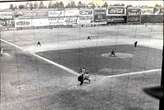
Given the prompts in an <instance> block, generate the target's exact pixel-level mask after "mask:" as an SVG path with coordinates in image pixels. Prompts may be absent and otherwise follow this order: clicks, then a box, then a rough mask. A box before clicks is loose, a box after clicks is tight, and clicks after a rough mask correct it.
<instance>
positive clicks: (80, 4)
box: [77, 1, 86, 8]
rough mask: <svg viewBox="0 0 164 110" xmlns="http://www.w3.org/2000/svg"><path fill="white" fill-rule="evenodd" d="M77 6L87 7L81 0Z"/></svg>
mask: <svg viewBox="0 0 164 110" xmlns="http://www.w3.org/2000/svg"><path fill="white" fill-rule="evenodd" d="M77 7H78V8H85V7H86V6H85V4H84V3H82V2H81V1H79V2H78V4H77Z"/></svg>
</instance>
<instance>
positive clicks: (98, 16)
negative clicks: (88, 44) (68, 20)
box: [94, 8, 106, 22]
mask: <svg viewBox="0 0 164 110" xmlns="http://www.w3.org/2000/svg"><path fill="white" fill-rule="evenodd" d="M104 21H106V9H103V8H98V9H94V22H104Z"/></svg>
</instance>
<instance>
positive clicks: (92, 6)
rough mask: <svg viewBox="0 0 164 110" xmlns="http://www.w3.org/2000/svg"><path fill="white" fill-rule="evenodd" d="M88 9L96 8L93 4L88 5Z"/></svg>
mask: <svg viewBox="0 0 164 110" xmlns="http://www.w3.org/2000/svg"><path fill="white" fill-rule="evenodd" d="M88 7H90V8H92V9H94V8H95V7H96V5H95V4H94V3H89V4H88Z"/></svg>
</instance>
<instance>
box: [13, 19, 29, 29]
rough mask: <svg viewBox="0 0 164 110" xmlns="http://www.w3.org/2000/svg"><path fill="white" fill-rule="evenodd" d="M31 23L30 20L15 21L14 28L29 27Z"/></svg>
mask: <svg viewBox="0 0 164 110" xmlns="http://www.w3.org/2000/svg"><path fill="white" fill-rule="evenodd" d="M31 26H32V21H31V19H15V27H16V28H18V27H31Z"/></svg>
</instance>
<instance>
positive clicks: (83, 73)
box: [78, 68, 91, 85]
mask: <svg viewBox="0 0 164 110" xmlns="http://www.w3.org/2000/svg"><path fill="white" fill-rule="evenodd" d="M80 73H81V74H80V75H79V76H78V81H79V82H80V85H82V84H83V83H84V81H85V80H87V81H88V83H90V82H91V80H90V78H89V73H88V71H86V69H85V68H82V69H80Z"/></svg>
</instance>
